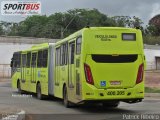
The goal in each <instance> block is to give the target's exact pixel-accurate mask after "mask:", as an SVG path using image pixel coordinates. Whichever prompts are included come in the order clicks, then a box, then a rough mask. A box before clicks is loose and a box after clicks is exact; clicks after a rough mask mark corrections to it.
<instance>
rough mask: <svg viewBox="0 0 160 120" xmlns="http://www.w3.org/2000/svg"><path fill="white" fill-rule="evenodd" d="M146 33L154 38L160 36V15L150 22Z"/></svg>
mask: <svg viewBox="0 0 160 120" xmlns="http://www.w3.org/2000/svg"><path fill="white" fill-rule="evenodd" d="M145 31H146V33H147V34H150V35H153V36H160V14H158V15H156V16H154V17H153V18H151V19H150V20H149V25H148V26H147V28H146V30H145Z"/></svg>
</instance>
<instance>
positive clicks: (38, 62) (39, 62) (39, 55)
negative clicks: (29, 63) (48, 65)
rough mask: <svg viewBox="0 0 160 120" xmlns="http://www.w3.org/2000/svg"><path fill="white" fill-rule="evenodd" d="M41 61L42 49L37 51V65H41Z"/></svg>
mask: <svg viewBox="0 0 160 120" xmlns="http://www.w3.org/2000/svg"><path fill="white" fill-rule="evenodd" d="M42 62H43V53H42V51H38V60H37V67H42Z"/></svg>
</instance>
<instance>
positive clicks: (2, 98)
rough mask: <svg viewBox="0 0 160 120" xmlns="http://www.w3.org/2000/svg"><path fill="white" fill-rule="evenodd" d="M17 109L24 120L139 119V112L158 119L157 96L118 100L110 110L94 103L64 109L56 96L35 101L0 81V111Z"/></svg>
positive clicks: (9, 111)
mask: <svg viewBox="0 0 160 120" xmlns="http://www.w3.org/2000/svg"><path fill="white" fill-rule="evenodd" d="M20 110H24V111H25V112H26V113H27V115H26V119H27V120H72V119H73V120H110V119H113V120H121V119H127V115H132V117H134V118H135V117H136V116H137V115H138V116H137V117H138V118H141V115H149V114H152V115H156V116H154V117H156V118H158V119H160V99H157V98H145V99H144V100H143V102H141V103H136V104H127V103H121V104H120V106H119V107H118V108H114V109H113V108H112V109H111V108H110V109H105V108H103V107H101V106H98V105H97V106H91V105H90V106H77V107H73V108H65V107H64V106H63V104H62V100H60V99H53V98H50V99H46V100H37V99H36V98H35V96H34V95H33V96H31V95H30V94H25V95H24V96H23V95H19V94H18V93H17V91H16V90H14V89H12V88H11V85H10V83H5V82H0V113H1V114H5V113H14V112H18V111H20ZM135 115H136V116H135ZM53 118H54V119H53ZM132 119H133V118H132Z"/></svg>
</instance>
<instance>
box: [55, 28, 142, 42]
mask: <svg viewBox="0 0 160 120" xmlns="http://www.w3.org/2000/svg"><path fill="white" fill-rule="evenodd" d="M104 29H105V30H132V31H135V32H137V31H139V29H136V28H126V27H86V28H83V29H81V30H79V31H77V32H75V33H73V34H71V35H69V36H68V37H66V38H64V39H62V40H60V41H58V42H56V43H58V44H61V43H63V42H66V41H68V40H69V39H73V38H75V37H77V36H81V35H82V33H83V32H84V31H85V30H104Z"/></svg>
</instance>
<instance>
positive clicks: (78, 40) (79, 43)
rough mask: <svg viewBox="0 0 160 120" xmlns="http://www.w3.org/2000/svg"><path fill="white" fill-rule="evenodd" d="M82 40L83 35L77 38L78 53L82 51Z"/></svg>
mask: <svg viewBox="0 0 160 120" xmlns="http://www.w3.org/2000/svg"><path fill="white" fill-rule="evenodd" d="M81 42H82V37H78V38H77V40H76V54H80V53H81Z"/></svg>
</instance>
